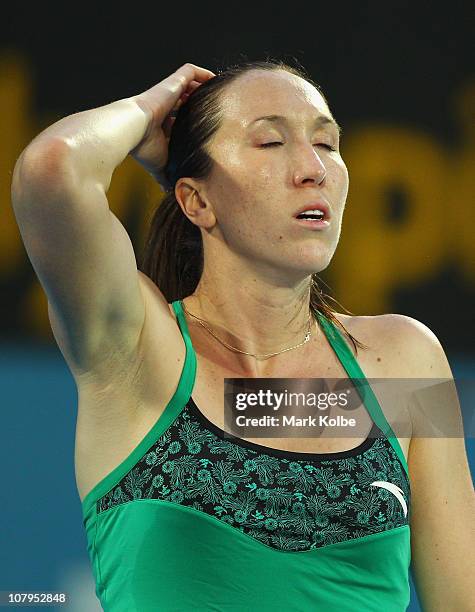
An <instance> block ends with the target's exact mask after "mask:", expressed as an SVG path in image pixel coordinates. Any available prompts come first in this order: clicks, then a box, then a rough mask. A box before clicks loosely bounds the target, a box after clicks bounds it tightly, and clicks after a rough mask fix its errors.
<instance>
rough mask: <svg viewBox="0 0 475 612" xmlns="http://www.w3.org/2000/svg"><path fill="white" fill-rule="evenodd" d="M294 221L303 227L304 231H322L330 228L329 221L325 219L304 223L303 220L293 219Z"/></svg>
mask: <svg viewBox="0 0 475 612" xmlns="http://www.w3.org/2000/svg"><path fill="white" fill-rule="evenodd" d="M295 221H296V222H297V223H298V224H299V225H301V226H302V227H305V228H306V229H310V230H324V229H327V228H329V227H330V221H327V220H326V219H323V220H321V221H320V220H315V221H306V220H305V219H295Z"/></svg>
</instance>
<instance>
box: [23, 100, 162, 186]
mask: <svg viewBox="0 0 475 612" xmlns="http://www.w3.org/2000/svg"><path fill="white" fill-rule="evenodd" d="M149 123H150V116H149V115H148V114H147V112H146V111H145V110H144V109H142V108H141V107H140V106H139V105H138V104H137V103H136V102H135V100H134V99H133V98H124V99H122V100H117V101H114V102H112V103H111V104H107V105H105V106H101V107H98V108H94V109H91V110H86V111H82V112H79V113H75V114H73V115H69V116H67V117H64V118H63V119H60V120H59V121H57V122H56V123H54V124H53V125H51V126H49V127H48V128H46V129H45V130H43V131H42V132H41V133H40V134H38V136H36V138H34V139H33V141H32V142H31V143H30V144H29V145H28V147H27V149H28V148H30V149H32V148H35V149H38V148H40V149H41V147H42V146H43V145H45V146H47V144H48V143H49V142H52V141H58V140H59V141H62V142H64V143H66V144H67V148H66V149H65V151H66V152H67V164H68V165H69V167H70V169H72V170H74V174H75V175H76V177H79V179H81V178H82V177H84V178H88V179H90V178H93V179H94V180H96V181H97V182H99V183H100V184H101V185H102V186H103V188H104V191H105V192H107V190H108V189H109V185H110V181H111V178H112V173H113V172H114V170H115V168H117V166H118V165H119V164H120V163H121V162H122V161H123V160H124V159H125V158H126V157H127V155H128V154H129V152H130V151H131V150H132V149H134V148H135V147H136V146H137V145H138V143H139V142H141V140H142V139H143V137H144V136H145V134H146V132H147V129H148V127H149ZM65 154H66V153H65Z"/></svg>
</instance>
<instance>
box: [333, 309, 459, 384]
mask: <svg viewBox="0 0 475 612" xmlns="http://www.w3.org/2000/svg"><path fill="white" fill-rule="evenodd" d="M333 314H334V315H335V317H336V318H337V319H338V320H339V321H340V323H342V324H343V325H344V326H345V328H346V329H347V330H348V331H349V332H350V333H351V334H352V335H353V336H354V337H355V338H357V339H358V340H361V342H363V343H364V344H367V345H369V346H370V347H371V348H372V349H375V350H376V351H380V352H381V351H385V353H386V354H388V353H389V354H390V355H391V356H393V357H394V358H396V359H398V362H400V363H401V364H403V365H404V370H405V371H406V372H407V376H408V377H411V378H412V377H420V378H438V377H440V378H451V377H452V372H451V369H450V365H449V362H448V359H447V356H446V354H445V351H444V348H443V346H442V343H441V342H440V340H439V339H438V337H437V335H436V334H435V333H434V332H433V331H432V329H430V328H429V327H428V326H427V325H425V324H424V323H422V322H421V321H419V320H418V319H414V318H413V317H410V316H407V315H402V314H397V313H390V314H382V315H374V316H350V315H345V314H341V313H338V312H334V313H333ZM401 376H403V374H402V373H401Z"/></svg>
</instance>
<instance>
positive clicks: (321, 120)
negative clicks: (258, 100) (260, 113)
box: [247, 115, 343, 136]
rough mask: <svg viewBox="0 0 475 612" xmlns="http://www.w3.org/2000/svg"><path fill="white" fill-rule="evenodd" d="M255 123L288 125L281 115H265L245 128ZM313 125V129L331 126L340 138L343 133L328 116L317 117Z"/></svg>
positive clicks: (285, 118)
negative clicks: (264, 122) (268, 122)
mask: <svg viewBox="0 0 475 612" xmlns="http://www.w3.org/2000/svg"><path fill="white" fill-rule="evenodd" d="M257 121H271V122H274V123H288V122H289V120H288V119H287V117H284V116H283V115H265V116H264V117H258V118H257V119H254V120H253V121H251V122H250V123H249V124H248V126H247V127H250V126H251V125H253V124H254V123H256V122H257ZM313 125H314V126H315V127H320V126H321V125H333V126H334V127H336V129H337V130H338V134H339V135H340V136H341V135H342V133H343V129H342V128H341V127H340V126H339V125H338V123H337V122H336V121H335V119H333V118H332V117H329V116H328V115H319V117H317V119H315V121H314V122H313Z"/></svg>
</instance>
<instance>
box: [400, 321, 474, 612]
mask: <svg viewBox="0 0 475 612" xmlns="http://www.w3.org/2000/svg"><path fill="white" fill-rule="evenodd" d="M398 316H400V315H398ZM398 326H399V327H400V329H399V331H400V334H401V338H403V342H404V345H405V353H406V356H407V359H408V366H409V368H410V370H411V371H412V376H413V377H417V378H418V379H419V378H420V380H421V384H420V388H422V387H423V386H424V387H425V388H424V390H423V391H421V392H420V393H419V392H418V393H416V394H414V395H413V402H412V405H411V406H410V409H411V410H412V412H413V414H412V416H413V437H412V440H411V444H410V448H409V456H408V466H409V476H410V480H411V521H410V526H411V554H412V566H413V571H414V578H415V583H416V587H417V592H418V596H419V599H420V601H421V604H422V608H423V609H424V610H430V611H432V610H434V611H436V610H444V611H445V610H447V611H449V610H454V611H455V610H457V611H460V612H463V611H465V610H467V611H468V610H473V609H475V595H474V591H473V586H472V584H473V575H472V572H473V567H474V566H475V532H474V527H473V526H474V524H475V520H474V519H475V496H474V493H473V484H472V478H471V474H470V468H469V465H468V461H467V453H466V449H465V443H464V431H463V420H462V414H461V410H460V405H459V401H458V397H457V390H456V387H455V382H454V380H453V376H452V372H451V369H450V365H449V362H448V360H447V357H446V355H445V352H444V350H443V348H442V346H441V344H440V342H439V340H438V339H437V337H436V336H435V334H434V333H433V332H432V331H431V330H430V329H429V328H428V327H427V326H425V325H424V324H422V323H420V322H419V321H416V320H415V319H412V318H411V317H401V318H400V321H399V323H398ZM418 382H419V381H418Z"/></svg>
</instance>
